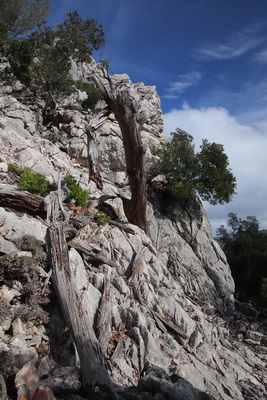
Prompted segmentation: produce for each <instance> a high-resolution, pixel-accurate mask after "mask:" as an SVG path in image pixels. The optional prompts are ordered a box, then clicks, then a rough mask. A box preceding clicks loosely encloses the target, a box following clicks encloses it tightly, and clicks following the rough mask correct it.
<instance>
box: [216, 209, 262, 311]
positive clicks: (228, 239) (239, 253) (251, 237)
mask: <svg viewBox="0 0 267 400" xmlns="http://www.w3.org/2000/svg"><path fill="white" fill-rule="evenodd" d="M227 225H228V227H229V229H227V228H226V227H225V226H224V225H222V226H220V227H219V228H218V230H217V240H218V242H219V244H220V245H221V247H222V249H223V251H224V252H225V254H226V256H227V260H228V263H229V265H230V268H231V271H232V275H233V278H234V280H235V284H236V293H237V296H238V298H239V299H240V300H241V301H252V302H253V303H254V304H255V305H256V306H258V307H267V270H266V265H267V231H266V230H260V225H259V221H258V220H257V218H256V217H255V216H249V217H247V218H246V219H241V218H239V217H238V216H237V214H234V213H230V214H229V220H228V222H227Z"/></svg>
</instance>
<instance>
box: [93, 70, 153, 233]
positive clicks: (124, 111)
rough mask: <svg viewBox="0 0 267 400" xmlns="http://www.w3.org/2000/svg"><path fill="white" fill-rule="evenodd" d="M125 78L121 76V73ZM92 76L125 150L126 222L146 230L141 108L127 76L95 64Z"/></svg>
mask: <svg viewBox="0 0 267 400" xmlns="http://www.w3.org/2000/svg"><path fill="white" fill-rule="evenodd" d="M124 78H125V76H124ZM93 79H94V81H95V83H96V85H97V87H98V88H99V90H100V91H101V93H102V95H103V97H104V100H105V101H106V103H107V104H108V106H109V107H110V109H111V110H112V111H113V112H114V114H115V116H116V118H117V121H118V123H119V126H120V129H121V132H122V139H123V145H124V151H125V159H126V168H127V173H128V177H129V185H130V189H131V195H132V197H131V200H129V201H125V202H124V211H125V214H126V216H127V218H128V219H129V221H130V222H132V223H133V224H135V225H137V226H139V227H140V228H141V229H144V230H146V228H147V220H146V204H147V194H146V176H145V167H144V149H143V146H142V140H141V133H140V131H141V126H142V123H144V122H145V121H144V120H143V116H144V115H143V110H142V111H141V109H140V98H139V96H138V94H137V93H136V91H134V90H133V88H132V85H131V82H130V79H129V78H128V77H127V79H121V80H116V79H115V78H114V77H112V76H109V75H108V74H107V72H106V71H105V70H104V69H103V68H101V67H99V68H98V69H97V70H96V71H94V74H93Z"/></svg>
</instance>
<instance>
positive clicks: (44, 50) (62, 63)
mask: <svg viewBox="0 0 267 400" xmlns="http://www.w3.org/2000/svg"><path fill="white" fill-rule="evenodd" d="M37 60H38V61H37V62H36V65H35V71H36V75H37V76H38V77H39V78H41V80H42V82H43V83H44V86H45V89H46V90H49V91H51V92H52V93H54V94H55V95H57V96H59V95H60V94H63V95H70V94H71V93H73V92H74V91H75V86H74V81H73V80H72V79H71V78H70V67H71V61H70V57H69V55H68V54H67V53H66V52H65V51H64V49H63V48H62V47H61V44H60V42H56V43H55V44H51V45H42V46H41V47H40V48H39V50H38V58H37Z"/></svg>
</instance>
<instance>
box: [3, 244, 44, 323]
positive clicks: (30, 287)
mask: <svg viewBox="0 0 267 400" xmlns="http://www.w3.org/2000/svg"><path fill="white" fill-rule="evenodd" d="M31 248H32V246H31ZM37 265H40V263H39V262H37V261H36V260H35V259H34V258H32V257H16V256H11V255H4V256H0V284H3V283H5V284H6V285H8V286H10V287H12V286H13V284H14V281H19V282H20V283H21V284H22V286H21V289H20V290H19V291H20V298H19V305H18V306H17V307H16V308H13V307H11V309H10V310H9V312H13V311H14V316H15V317H20V318H21V319H22V320H23V321H24V322H27V321H29V320H31V321H35V322H39V323H40V322H44V323H47V322H48V321H49V315H48V313H47V312H46V311H45V310H44V309H43V305H46V304H48V303H49V302H50V293H51V291H50V288H49V286H46V287H44V286H43V280H42V277H40V275H39V274H38V272H37V268H36V266H37ZM41 265H42V267H45V264H44V263H43V262H42V263H41ZM3 309H4V305H2V311H3Z"/></svg>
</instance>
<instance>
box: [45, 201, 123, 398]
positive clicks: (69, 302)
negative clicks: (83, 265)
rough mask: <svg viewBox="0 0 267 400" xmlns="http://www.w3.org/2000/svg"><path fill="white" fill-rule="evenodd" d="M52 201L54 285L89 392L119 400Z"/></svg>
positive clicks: (51, 229) (51, 249)
mask: <svg viewBox="0 0 267 400" xmlns="http://www.w3.org/2000/svg"><path fill="white" fill-rule="evenodd" d="M50 198H51V200H52V201H54V202H55V204H53V205H51V207H50V210H57V211H55V212H52V215H50V226H49V228H48V237H49V251H50V258H51V264H52V269H53V282H54V286H55V289H56V292H57V294H58V297H59V299H60V303H61V307H62V311H63V314H64V316H65V320H66V323H67V324H68V326H69V328H70V330H71V332H72V336H73V339H74V342H75V345H76V348H77V351H78V354H79V358H80V365H81V373H82V376H83V381H84V386H85V388H87V389H88V390H89V389H93V388H94V387H96V386H99V387H102V388H103V389H104V390H105V391H108V392H109V393H110V398H111V399H115V398H116V397H117V396H116V394H115V391H114V389H113V384H112V382H111V380H110V377H109V374H108V371H107V369H106V366H105V360H104V356H103V354H102V351H101V348H100V345H99V343H98V340H97V337H96V334H95V332H94V328H93V316H92V315H89V312H88V309H87V308H86V304H85V302H84V301H83V297H82V296H83V291H82V290H81V288H79V287H78V285H77V282H76V276H75V268H76V266H75V265H72V262H71V260H70V257H69V250H68V245H67V243H66V240H65V234H64V229H65V224H64V222H59V221H58V199H57V198H55V196H52V197H50ZM56 202H57V203H56Z"/></svg>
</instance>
